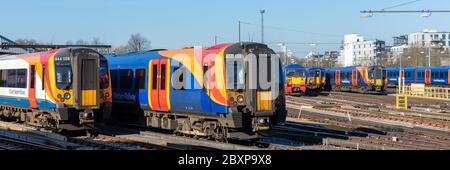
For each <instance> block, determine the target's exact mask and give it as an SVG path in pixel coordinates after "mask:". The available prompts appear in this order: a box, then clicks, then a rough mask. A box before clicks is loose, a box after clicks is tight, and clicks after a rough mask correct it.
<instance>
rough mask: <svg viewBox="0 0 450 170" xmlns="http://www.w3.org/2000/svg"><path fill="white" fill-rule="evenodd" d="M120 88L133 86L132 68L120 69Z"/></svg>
mask: <svg viewBox="0 0 450 170" xmlns="http://www.w3.org/2000/svg"><path fill="white" fill-rule="evenodd" d="M119 74H120V88H121V89H131V88H132V87H133V86H132V84H133V70H131V69H124V70H120V72H119Z"/></svg>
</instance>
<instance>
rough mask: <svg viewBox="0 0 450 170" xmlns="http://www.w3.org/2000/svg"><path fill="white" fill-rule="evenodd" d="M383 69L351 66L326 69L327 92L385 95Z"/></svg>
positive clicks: (380, 67) (379, 67)
mask: <svg viewBox="0 0 450 170" xmlns="http://www.w3.org/2000/svg"><path fill="white" fill-rule="evenodd" d="M385 81H386V76H385V68H384V67H382V66H353V67H343V68H329V69H326V87H325V89H327V90H334V91H352V92H359V93H380V94H382V93H385V87H386V82H385Z"/></svg>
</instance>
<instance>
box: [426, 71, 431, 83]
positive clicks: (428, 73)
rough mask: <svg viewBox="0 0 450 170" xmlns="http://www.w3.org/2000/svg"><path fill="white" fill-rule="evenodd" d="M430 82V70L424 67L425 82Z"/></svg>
mask: <svg viewBox="0 0 450 170" xmlns="http://www.w3.org/2000/svg"><path fill="white" fill-rule="evenodd" d="M430 83H431V70H430V69H426V70H425V84H430Z"/></svg>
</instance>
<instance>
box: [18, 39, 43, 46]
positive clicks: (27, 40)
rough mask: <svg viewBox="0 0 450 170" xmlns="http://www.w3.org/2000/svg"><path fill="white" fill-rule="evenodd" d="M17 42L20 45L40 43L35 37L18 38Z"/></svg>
mask: <svg viewBox="0 0 450 170" xmlns="http://www.w3.org/2000/svg"><path fill="white" fill-rule="evenodd" d="M16 43H17V44H19V45H38V44H39V43H37V42H36V40H34V39H18V40H16Z"/></svg>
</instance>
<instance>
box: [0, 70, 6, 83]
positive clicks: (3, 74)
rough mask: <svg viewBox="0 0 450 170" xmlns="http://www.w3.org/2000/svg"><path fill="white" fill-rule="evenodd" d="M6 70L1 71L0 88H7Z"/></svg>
mask: <svg viewBox="0 0 450 170" xmlns="http://www.w3.org/2000/svg"><path fill="white" fill-rule="evenodd" d="M6 73H7V72H6V70H0V87H6Z"/></svg>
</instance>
